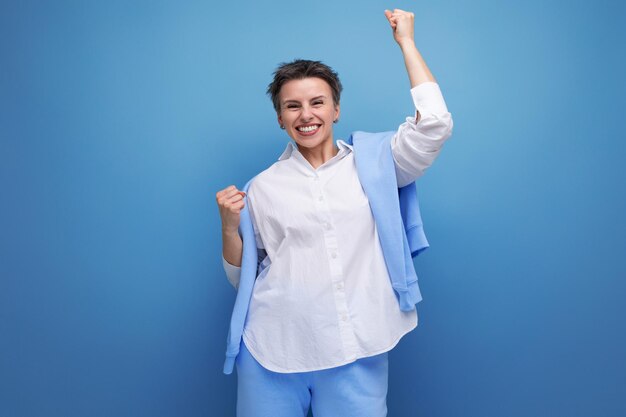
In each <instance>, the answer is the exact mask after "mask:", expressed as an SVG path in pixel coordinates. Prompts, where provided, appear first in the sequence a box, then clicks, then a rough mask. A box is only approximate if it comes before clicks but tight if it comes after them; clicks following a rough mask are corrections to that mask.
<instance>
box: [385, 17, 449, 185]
mask: <svg viewBox="0 0 626 417" xmlns="http://www.w3.org/2000/svg"><path fill="white" fill-rule="evenodd" d="M385 16H386V17H387V20H388V21H389V24H390V26H391V28H392V30H393V37H394V39H395V41H396V42H397V43H398V45H399V46H400V49H401V51H402V55H403V57H404V64H405V66H406V70H407V74H408V76H409V80H410V82H411V96H412V98H413V102H414V104H415V109H416V112H415V118H413V117H410V118H407V121H406V122H405V123H403V124H402V125H400V127H399V128H398V132H397V133H396V135H395V136H394V138H393V139H392V142H391V146H392V152H393V156H394V160H395V162H396V173H397V177H398V185H399V186H404V185H407V184H409V183H411V182H413V181H415V180H416V179H417V178H419V177H420V176H421V175H422V174H423V173H424V171H425V170H426V169H427V168H428V167H429V166H430V165H431V164H432V163H433V162H434V160H435V158H436V157H437V155H438V154H439V151H440V149H441V147H442V146H443V143H444V142H445V140H446V139H448V137H450V135H451V134H452V126H453V123H452V117H451V115H450V113H449V112H448V108H447V107H446V103H445V101H444V99H443V96H442V94H441V90H440V89H439V85H438V84H437V81H436V80H435V77H434V76H433V75H432V73H431V72H430V70H429V69H428V66H427V65H426V62H425V61H424V59H423V58H422V55H421V54H420V53H419V51H418V50H417V47H416V46H415V39H414V29H413V28H414V20H415V17H414V15H413V13H411V12H406V11H404V10H400V9H395V10H394V11H393V12H391V11H389V10H385Z"/></svg>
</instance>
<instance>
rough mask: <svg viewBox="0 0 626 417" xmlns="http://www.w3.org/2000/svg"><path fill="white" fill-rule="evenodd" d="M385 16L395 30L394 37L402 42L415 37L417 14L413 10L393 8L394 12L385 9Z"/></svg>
mask: <svg viewBox="0 0 626 417" xmlns="http://www.w3.org/2000/svg"><path fill="white" fill-rule="evenodd" d="M385 17H386V18H387V20H389V25H391V29H392V30H393V38H394V39H395V40H396V42H398V44H400V45H401V44H402V42H406V41H410V42H414V39H413V25H414V20H415V15H414V14H413V13H411V12H405V11H404V10H400V9H393V12H391V11H389V10H385Z"/></svg>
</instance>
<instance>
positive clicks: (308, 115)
mask: <svg viewBox="0 0 626 417" xmlns="http://www.w3.org/2000/svg"><path fill="white" fill-rule="evenodd" d="M300 119H301V120H302V121H303V122H308V121H309V120H311V119H313V112H312V111H311V107H309V106H302V112H301V113H300Z"/></svg>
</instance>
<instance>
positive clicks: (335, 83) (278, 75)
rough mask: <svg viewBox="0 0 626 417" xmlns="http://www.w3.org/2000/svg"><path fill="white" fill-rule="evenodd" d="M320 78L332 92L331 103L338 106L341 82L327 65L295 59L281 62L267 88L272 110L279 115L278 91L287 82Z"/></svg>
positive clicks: (341, 88)
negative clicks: (272, 106)
mask: <svg viewBox="0 0 626 417" xmlns="http://www.w3.org/2000/svg"><path fill="white" fill-rule="evenodd" d="M311 77H315V78H321V79H322V80H324V81H326V82H327V83H328V85H329V86H330V89H331V91H332V92H333V102H334V104H335V105H337V104H339V98H340V96H341V90H343V87H342V86H341V81H339V75H338V74H337V73H336V72H335V71H334V70H333V69H332V68H331V67H329V66H328V65H326V64H323V63H322V62H321V61H309V60H306V59H296V60H293V61H292V62H283V63H282V64H280V65H279V66H278V68H276V71H274V79H273V80H272V82H271V83H270V84H269V85H268V86H267V94H268V95H269V96H270V98H271V99H272V104H273V105H274V110H276V113H280V98H279V94H280V89H281V88H282V87H283V85H284V84H285V83H286V82H287V81H291V80H301V79H303V78H311Z"/></svg>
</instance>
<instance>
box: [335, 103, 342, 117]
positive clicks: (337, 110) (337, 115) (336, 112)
mask: <svg viewBox="0 0 626 417" xmlns="http://www.w3.org/2000/svg"><path fill="white" fill-rule="evenodd" d="M340 113H341V106H340V105H339V103H337V104H335V118H334V119H333V120H337V119H339V114H340Z"/></svg>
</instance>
